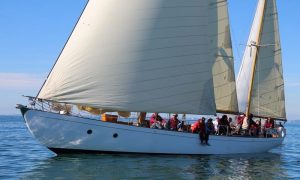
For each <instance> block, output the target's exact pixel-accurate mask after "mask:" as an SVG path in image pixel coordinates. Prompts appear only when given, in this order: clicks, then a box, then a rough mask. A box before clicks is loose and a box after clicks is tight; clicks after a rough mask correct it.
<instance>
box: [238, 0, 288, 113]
mask: <svg viewBox="0 0 300 180" xmlns="http://www.w3.org/2000/svg"><path fill="white" fill-rule="evenodd" d="M257 27H258V28H257ZM251 44H252V45H251ZM248 45H250V46H248V47H247V48H246V51H245V54H244V59H243V64H242V66H241V69H240V73H239V77H238V80H237V90H238V99H239V103H240V105H239V106H240V108H241V109H240V110H241V111H242V112H247V111H248V113H252V114H254V115H257V116H264V117H273V118H277V119H286V112H285V97H284V80H283V71H282V60H281V47H280V39H279V29H278V13H277V8H276V0H260V1H259V5H258V10H257V13H256V17H255V20H254V23H253V27H252V31H251V35H250V38H249V41H248Z"/></svg>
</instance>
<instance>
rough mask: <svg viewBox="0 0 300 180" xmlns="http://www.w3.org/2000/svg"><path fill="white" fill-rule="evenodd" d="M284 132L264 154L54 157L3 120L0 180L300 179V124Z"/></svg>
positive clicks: (16, 124)
mask: <svg viewBox="0 0 300 180" xmlns="http://www.w3.org/2000/svg"><path fill="white" fill-rule="evenodd" d="M285 126H286V128H287V137H286V139H285V141H284V143H283V145H282V146H280V147H278V148H276V149H273V150H272V151H271V152H268V153H263V154H253V155H251V154H248V155H202V156H200V155H199V156H169V155H159V156H157V155H108V154H97V155H95V154H93V155H91V154H77V155H76V154H73V155H62V156H56V154H54V153H52V152H51V151H49V150H48V149H47V148H45V147H43V146H41V145H40V144H39V143H38V142H37V141H36V140H35V139H34V138H33V136H32V135H31V134H30V133H29V131H28V129H27V128H26V126H25V122H24V120H23V119H22V117H21V116H0V179H243V180H244V179H299V178H300V121H299V123H298V122H291V123H287V124H286V125H285Z"/></svg>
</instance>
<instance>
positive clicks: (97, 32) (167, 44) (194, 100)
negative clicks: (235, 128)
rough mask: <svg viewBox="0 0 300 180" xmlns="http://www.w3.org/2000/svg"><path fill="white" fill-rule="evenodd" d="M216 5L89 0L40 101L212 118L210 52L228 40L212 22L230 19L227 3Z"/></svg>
mask: <svg viewBox="0 0 300 180" xmlns="http://www.w3.org/2000/svg"><path fill="white" fill-rule="evenodd" d="M217 2H219V1H217V0H207V1H203V0H185V1H183V0H143V1H141V0H127V1H117V0H101V1H98V0H90V1H89V2H88V4H87V6H86V8H85V10H84V12H83V14H82V16H81V18H80V20H79V22H78V24H77V25H76V27H75V29H74V31H73V33H72V35H71V36H70V38H69V41H68V42H67V44H66V46H65V48H64V50H63V51H62V53H61V55H60V57H59V59H58V61H57V63H56V64H55V66H54V68H53V70H52V71H51V73H50V74H49V77H48V79H47V81H46V82H45V84H44V86H43V87H42V89H41V91H40V93H39V95H38V97H39V98H43V99H50V100H55V101H60V102H66V103H72V104H78V105H86V106H91V107H95V108H100V109H110V110H114V111H139V112H178V113H193V114H215V112H216V103H215V97H214V95H215V94H214V89H216V88H215V86H214V82H215V79H216V78H214V77H213V75H212V67H213V65H214V63H215V61H216V56H213V53H211V52H212V49H219V47H220V42H221V41H222V40H225V39H226V38H225V36H223V35H222V37H219V36H218V32H221V31H222V29H223V30H224V28H219V27H218V30H216V29H215V28H216V25H212V24H211V23H214V22H219V20H220V19H223V18H228V17H227V14H226V13H223V12H220V11H224V10H225V9H226V11H227V4H226V3H224V8H222V9H223V10H220V11H219V10H216V8H219V6H216V4H219V3H217ZM214 13H215V14H214ZM211 15H213V16H211ZM223 16H224V17H223ZM224 22H225V21H224ZM226 24H227V23H223V22H222V23H217V25H218V26H219V25H222V26H223V25H226ZM219 30H220V31H219ZM211 32H214V33H216V34H214V37H215V38H216V39H217V41H216V42H215V43H211V37H212V34H211ZM211 44H213V45H211ZM228 44H229V43H227V45H228ZM226 56H227V55H226ZM229 56H230V53H229ZM217 66H222V65H217ZM221 96H223V95H221ZM221 96H220V97H221ZM218 97H219V96H218ZM225 106H227V105H225Z"/></svg>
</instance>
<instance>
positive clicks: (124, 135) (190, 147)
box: [24, 110, 284, 154]
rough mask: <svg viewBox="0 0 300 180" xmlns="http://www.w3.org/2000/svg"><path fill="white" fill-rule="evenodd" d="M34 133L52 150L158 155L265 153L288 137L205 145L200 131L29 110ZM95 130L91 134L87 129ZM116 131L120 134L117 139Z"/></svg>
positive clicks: (220, 139)
mask: <svg viewBox="0 0 300 180" xmlns="http://www.w3.org/2000/svg"><path fill="white" fill-rule="evenodd" d="M24 119H25V121H26V124H27V126H28V128H29V130H30V132H31V133H32V134H33V135H34V136H35V137H36V139H37V140H38V141H39V142H40V143H41V144H43V145H44V146H46V147H48V148H49V149H52V150H53V149H61V150H84V151H99V152H100V151H103V152H116V153H121V152H122V153H155V154H156V153H157V154H235V153H263V152H267V151H269V150H270V149H272V148H275V147H277V146H279V145H281V143H282V141H283V139H284V138H249V137H232V136H210V139H209V143H210V146H206V145H201V144H200V141H199V137H198V134H191V133H183V132H175V131H167V130H158V129H150V128H141V127H135V126H128V125H122V124H115V123H108V122H102V121H100V120H92V119H86V118H81V117H74V116H68V115H61V114H54V113H48V112H43V111H37V110H27V111H26V112H25V113H24ZM88 130H92V133H91V134H88V133H87V131H88ZM114 134H118V136H117V137H116V138H114V137H113V135H114Z"/></svg>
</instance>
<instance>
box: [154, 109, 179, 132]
mask: <svg viewBox="0 0 300 180" xmlns="http://www.w3.org/2000/svg"><path fill="white" fill-rule="evenodd" d="M149 122H150V128H157V129H168V130H172V131H183V129H182V128H183V123H184V122H183V121H179V119H178V114H174V115H173V117H172V118H170V120H169V121H167V120H166V119H163V118H162V117H161V116H160V115H159V114H158V113H154V114H152V115H151V117H150V121H149Z"/></svg>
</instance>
